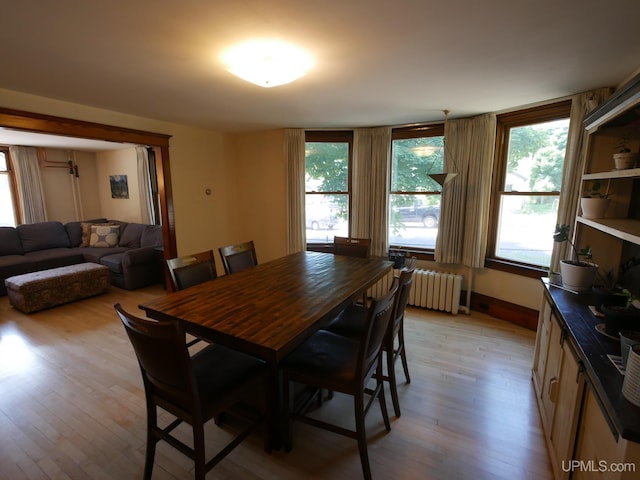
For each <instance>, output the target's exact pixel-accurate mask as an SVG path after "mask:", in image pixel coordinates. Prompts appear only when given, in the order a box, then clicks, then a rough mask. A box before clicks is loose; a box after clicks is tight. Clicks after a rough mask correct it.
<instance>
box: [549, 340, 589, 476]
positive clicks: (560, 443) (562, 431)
mask: <svg viewBox="0 0 640 480" xmlns="http://www.w3.org/2000/svg"><path fill="white" fill-rule="evenodd" d="M557 378H558V381H557V390H556V391H555V392H553V395H554V398H553V399H552V400H553V401H554V403H555V408H554V411H553V421H552V423H551V429H550V432H549V453H550V455H551V465H552V467H553V469H554V473H555V477H556V478H557V479H560V478H568V476H569V472H568V471H567V469H566V465H569V464H570V462H571V459H572V458H573V448H574V445H575V438H576V430H577V425H578V417H579V413H580V403H581V401H582V393H583V391H584V375H583V374H582V368H581V364H580V362H579V361H578V360H577V356H576V355H575V353H574V352H573V349H572V348H571V345H569V342H568V341H565V342H564V344H563V346H562V360H561V362H560V369H559V371H558V377H557Z"/></svg>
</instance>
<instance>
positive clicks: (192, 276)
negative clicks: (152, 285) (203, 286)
mask: <svg viewBox="0 0 640 480" xmlns="http://www.w3.org/2000/svg"><path fill="white" fill-rule="evenodd" d="M167 268H168V269H169V274H170V275H171V282H172V283H173V288H174V289H175V290H183V289H185V288H189V287H192V286H194V285H198V284H200V283H202V282H206V281H207V280H213V279H215V278H216V277H217V276H218V273H217V271H216V262H215V259H214V257H213V250H207V251H204V252H199V253H194V254H193V255H185V256H183V257H176V258H170V259H168V260H167Z"/></svg>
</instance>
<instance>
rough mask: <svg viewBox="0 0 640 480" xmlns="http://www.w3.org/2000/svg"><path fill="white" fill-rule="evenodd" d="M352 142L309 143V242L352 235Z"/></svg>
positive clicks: (307, 151) (307, 202)
mask: <svg viewBox="0 0 640 480" xmlns="http://www.w3.org/2000/svg"><path fill="white" fill-rule="evenodd" d="M349 145H350V144H349V142H347V141H327V142H322V141H320V142H305V191H306V196H305V217H306V234H307V243H332V242H333V237H334V236H335V235H338V236H341V237H346V236H348V235H349Z"/></svg>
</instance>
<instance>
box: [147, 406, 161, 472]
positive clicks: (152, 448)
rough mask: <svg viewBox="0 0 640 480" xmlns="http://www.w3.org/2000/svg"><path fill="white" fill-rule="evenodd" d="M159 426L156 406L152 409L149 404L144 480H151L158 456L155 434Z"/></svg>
mask: <svg viewBox="0 0 640 480" xmlns="http://www.w3.org/2000/svg"><path fill="white" fill-rule="evenodd" d="M147 403H148V402H147ZM157 426H158V415H157V411H156V408H155V406H154V407H152V408H150V407H149V405H148V404H147V453H146V456H145V462H144V480H151V474H152V472H153V462H154V460H155V456H156V444H157V443H158V439H157V438H156V435H155V434H154V433H153V431H154V429H155V428H157Z"/></svg>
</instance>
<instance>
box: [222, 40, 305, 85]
mask: <svg viewBox="0 0 640 480" xmlns="http://www.w3.org/2000/svg"><path fill="white" fill-rule="evenodd" d="M222 61H223V62H224V64H225V65H226V67H227V70H229V71H230V72H231V73H233V74H234V75H236V76H238V77H240V78H242V79H243V80H246V81H247V82H251V83H254V84H256V85H259V86H261V87H265V88H270V87H276V86H278V85H284V84H286V83H291V82H293V81H294V80H297V79H298V78H300V77H302V76H303V75H304V74H306V73H307V72H308V71H309V70H310V69H311V67H312V66H313V60H312V58H311V56H310V55H309V54H308V53H307V52H306V51H304V50H303V49H301V48H299V47H296V46H295V45H291V44H288V43H284V42H279V41H272V40H251V41H248V42H245V43H241V44H239V45H235V46H233V47H230V48H228V49H227V50H225V51H224V52H223V53H222Z"/></svg>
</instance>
